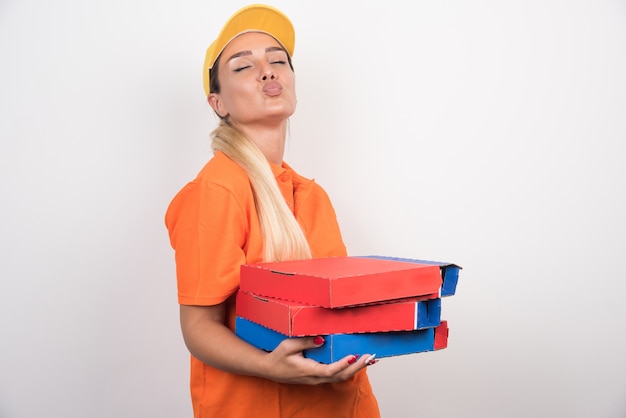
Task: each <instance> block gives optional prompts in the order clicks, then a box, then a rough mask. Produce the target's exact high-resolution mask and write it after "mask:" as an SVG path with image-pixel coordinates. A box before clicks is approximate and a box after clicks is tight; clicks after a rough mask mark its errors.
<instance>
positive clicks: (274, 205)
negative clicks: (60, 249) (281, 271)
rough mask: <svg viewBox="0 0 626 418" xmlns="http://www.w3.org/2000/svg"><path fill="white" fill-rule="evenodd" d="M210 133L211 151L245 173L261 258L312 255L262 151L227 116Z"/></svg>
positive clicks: (276, 258)
mask: <svg viewBox="0 0 626 418" xmlns="http://www.w3.org/2000/svg"><path fill="white" fill-rule="evenodd" d="M211 135H212V137H213V143H212V147H213V151H221V152H223V153H224V154H226V155H227V156H228V157H229V158H230V159H231V160H233V161H234V162H236V163H237V164H239V165H240V166H241V167H242V168H243V169H244V170H245V171H246V173H247V174H248V178H249V179H250V184H251V185H252V193H253V195H254V201H255V204H256V212H257V215H258V217H259V222H260V224H261V230H262V234H263V237H264V247H263V252H264V256H263V259H264V261H268V262H274V261H284V260H295V259H305V258H311V249H310V247H309V243H308V242H307V239H306V237H305V236H304V232H303V231H302V228H301V227H300V225H299V224H298V221H297V220H296V218H295V216H294V215H293V213H292V212H291V210H290V209H289V206H287V202H285V199H284V197H283V195H282V194H281V192H280V189H279V188H278V184H277V183H276V179H275V178H274V173H273V172H272V169H271V167H270V164H269V162H268V161H267V159H266V158H265V156H264V155H263V153H262V152H261V150H260V149H259V148H258V147H257V146H256V145H255V144H254V142H252V140H250V139H249V138H248V137H247V136H245V135H244V134H243V133H242V132H241V131H240V130H238V129H237V128H236V127H235V126H233V125H231V124H230V123H229V122H228V121H227V120H226V119H222V120H221V121H220V124H219V125H218V127H217V128H215V130H214V131H213V132H212V134H211Z"/></svg>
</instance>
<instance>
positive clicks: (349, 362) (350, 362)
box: [348, 354, 359, 364]
mask: <svg viewBox="0 0 626 418" xmlns="http://www.w3.org/2000/svg"><path fill="white" fill-rule="evenodd" d="M358 358H359V354H357V355H356V356H354V357H352V358H350V359H348V364H354V363H356V361H357V359H358Z"/></svg>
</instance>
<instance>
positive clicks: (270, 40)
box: [222, 32, 282, 59]
mask: <svg viewBox="0 0 626 418" xmlns="http://www.w3.org/2000/svg"><path fill="white" fill-rule="evenodd" d="M272 46H279V47H281V48H282V46H281V45H280V43H279V42H278V41H277V40H276V39H275V38H274V37H273V36H271V35H268V34H267V33H264V32H245V33H242V34H239V35H237V36H236V37H234V38H233V39H232V40H231V41H230V42H229V43H228V44H227V45H226V47H225V48H224V50H223V51H222V56H223V57H225V58H226V59H228V57H230V56H231V55H233V54H236V53H238V52H241V51H247V50H253V49H257V48H263V49H265V48H268V47H272Z"/></svg>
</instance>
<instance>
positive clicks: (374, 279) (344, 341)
mask: <svg viewBox="0 0 626 418" xmlns="http://www.w3.org/2000/svg"><path fill="white" fill-rule="evenodd" d="M459 270H460V267H459V266H457V265H455V264H451V263H441V262H434V261H424V260H413V259H406V258H394V257H383V256H364V257H356V256H345V257H327V258H315V259H310V260H296V261H286V262H278V263H260V264H249V265H243V266H242V267H241V279H240V280H241V281H240V289H239V291H238V293H237V308H236V315H237V317H236V330H235V332H236V334H237V335H238V336H239V337H240V338H242V339H244V340H246V341H248V342H249V343H251V344H252V345H254V346H256V347H258V348H261V349H263V350H267V351H271V350H273V349H274V348H276V346H277V345H278V344H279V343H280V342H281V341H282V340H284V339H285V338H292V337H304V336H322V337H324V340H325V342H324V344H322V345H321V346H320V347H317V348H313V349H309V350H306V351H305V352H304V355H305V356H306V357H308V358H312V359H315V360H317V361H319V362H321V363H332V362H334V361H337V360H339V359H342V358H343V357H345V356H348V355H355V354H361V353H375V354H376V358H382V357H390V356H399V355H405V354H412V353H421V352H428V351H435V350H440V349H443V348H446V347H447V345H448V324H447V321H444V320H441V300H442V297H446V296H451V295H454V293H455V290H456V285H457V281H458V276H459Z"/></svg>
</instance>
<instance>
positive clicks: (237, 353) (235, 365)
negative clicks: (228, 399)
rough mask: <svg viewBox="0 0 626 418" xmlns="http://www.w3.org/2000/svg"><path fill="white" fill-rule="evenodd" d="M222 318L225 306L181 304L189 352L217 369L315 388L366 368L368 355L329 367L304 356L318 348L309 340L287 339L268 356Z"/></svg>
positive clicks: (348, 376) (184, 335) (349, 376)
mask: <svg viewBox="0 0 626 418" xmlns="http://www.w3.org/2000/svg"><path fill="white" fill-rule="evenodd" d="M225 316H226V306H225V303H221V304H218V305H212V306H191V305H180V322H181V329H182V333H183V338H184V340H185V344H186V345H187V348H188V349H189V352H190V353H191V354H192V355H193V356H194V357H196V358H197V359H198V360H200V361H202V362H204V363H206V364H208V365H209V366H212V367H215V368H217V369H220V370H224V371H227V372H229V373H234V374H242V375H249V376H257V377H262V378H266V379H270V380H274V381H277V382H281V383H298V384H311V385H316V384H321V383H329V382H340V381H344V380H347V379H349V378H351V377H352V376H354V375H355V374H356V373H357V372H358V371H360V370H361V369H363V368H365V367H367V364H366V363H365V361H366V359H367V357H368V355H367V354H365V355H362V356H361V357H360V358H359V359H358V360H357V361H356V362H354V363H353V364H349V362H348V360H350V359H351V357H352V356H347V357H345V358H343V359H340V360H339V361H337V362H335V363H332V364H322V363H318V362H317V361H315V360H311V359H308V358H306V357H304V356H303V354H302V352H303V351H304V350H306V349H309V348H314V347H317V345H316V344H315V343H314V342H313V338H312V337H304V338H289V339H286V340H284V341H283V342H282V343H280V345H279V346H278V347H277V348H276V349H275V350H274V351H272V352H271V353H267V352H265V351H263V350H259V349H258V348H256V347H254V346H252V345H250V344H248V343H247V342H245V341H243V340H242V339H241V338H239V337H237V335H235V333H233V332H232V331H231V330H230V329H229V328H228V327H226V326H225V325H224V323H225Z"/></svg>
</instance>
